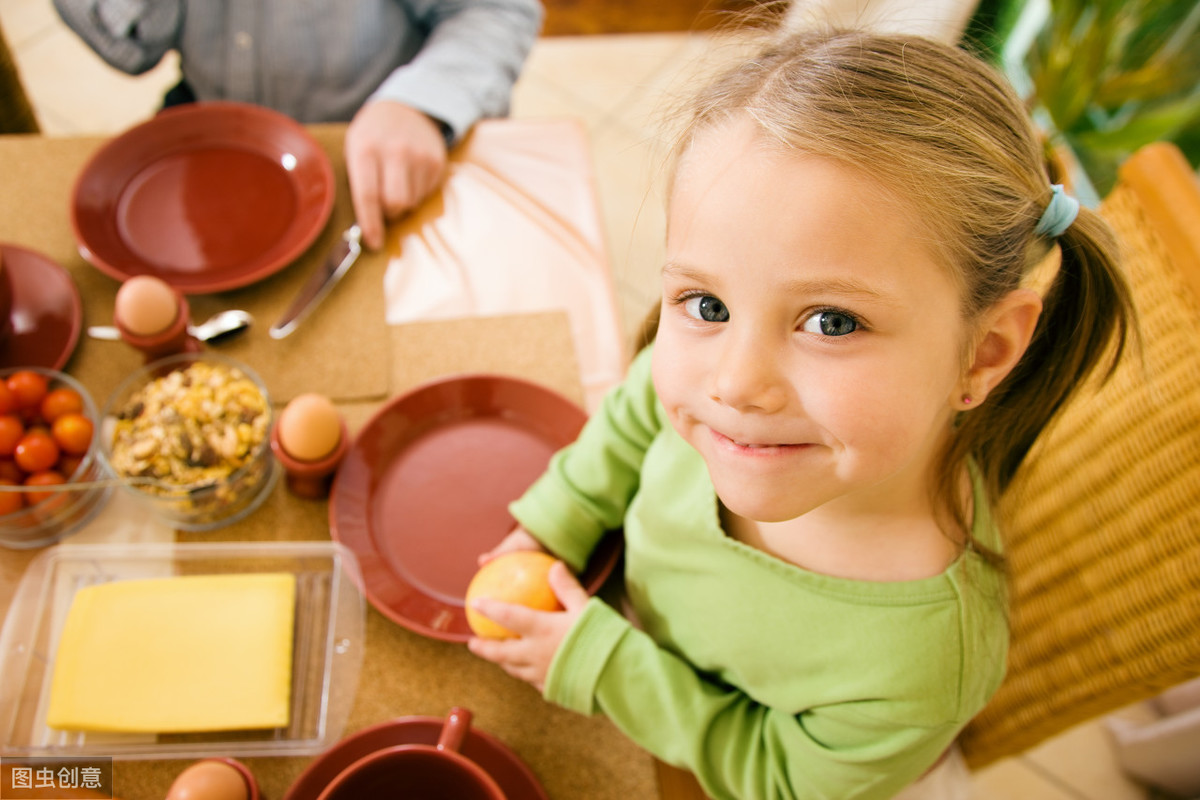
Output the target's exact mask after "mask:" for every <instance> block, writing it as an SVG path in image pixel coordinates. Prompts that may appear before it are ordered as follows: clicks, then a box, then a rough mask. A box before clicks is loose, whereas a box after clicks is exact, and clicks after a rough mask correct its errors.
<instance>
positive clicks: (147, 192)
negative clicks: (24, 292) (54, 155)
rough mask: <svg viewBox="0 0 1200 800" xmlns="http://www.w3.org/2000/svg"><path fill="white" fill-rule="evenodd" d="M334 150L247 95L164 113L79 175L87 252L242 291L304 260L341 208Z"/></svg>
mask: <svg viewBox="0 0 1200 800" xmlns="http://www.w3.org/2000/svg"><path fill="white" fill-rule="evenodd" d="M333 198H334V178H333V167H332V165H331V164H330V163H329V157H328V156H327V155H326V154H325V151H324V150H322V149H321V146H320V145H319V144H317V141H316V140H315V139H313V138H312V136H311V135H310V134H309V133H308V132H307V131H306V130H305V129H304V127H303V126H302V125H300V124H299V123H297V122H295V121H294V120H292V119H291V118H290V117H287V116H284V115H283V114H280V113H279V112H277V111H272V110H271V109H268V108H263V107H260V106H254V105H248V104H245V103H231V102H208V103H191V104H188V105H183V106H177V107H174V108H171V109H168V110H166V111H163V112H160V113H159V114H158V115H157V116H155V117H154V118H152V119H150V120H148V121H146V122H143V123H142V124H140V125H137V126H135V127H133V128H130V129H129V130H128V131H126V132H125V133H123V134H121V135H119V136H117V137H116V138H114V139H113V140H112V141H110V142H108V143H107V144H106V145H104V146H103V147H102V148H101V149H100V150H99V151H98V152H97V153H96V154H95V155H94V156H93V157H92V159H91V160H90V161H89V162H88V164H87V165H86V166H85V167H84V169H83V171H82V172H81V173H80V175H79V178H78V179H77V180H76V183H75V193H74V197H73V199H72V204H71V224H72V227H73V228H74V231H75V239H76V241H77V242H78V243H79V252H80V254H82V255H83V257H84V259H86V260H87V261H89V262H90V263H92V264H93V265H94V266H95V267H96V268H97V269H99V270H100V271H101V272H104V273H105V274H107V275H110V276H112V277H114V278H116V279H117V280H125V279H126V278H129V277H132V276H134V275H154V276H156V277H159V278H161V279H162V280H164V281H166V282H167V283H169V284H171V285H172V286H174V287H176V288H178V289H179V290H180V291H181V292H183V293H184V294H202V293H208V292H220V291H225V290H227V289H235V288H237V287H240V286H245V285H247V284H250V283H254V282H255V281H259V280H262V279H263V278H265V277H267V276H269V275H272V274H274V273H275V272H278V271H279V270H280V269H283V268H284V267H285V266H287V265H288V264H290V263H291V262H293V261H294V260H296V258H298V257H299V256H300V255H301V254H302V253H303V252H304V251H305V250H306V249H307V248H308V246H309V245H310V244H312V242H313V240H314V239H316V237H317V235H318V234H319V233H320V232H321V230H322V229H323V228H324V227H325V223H326V222H327V221H328V219H329V215H330V213H331V212H332V211H333Z"/></svg>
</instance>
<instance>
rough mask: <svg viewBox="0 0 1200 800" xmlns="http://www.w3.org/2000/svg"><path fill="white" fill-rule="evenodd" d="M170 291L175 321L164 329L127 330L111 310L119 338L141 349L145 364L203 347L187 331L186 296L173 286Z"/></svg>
mask: <svg viewBox="0 0 1200 800" xmlns="http://www.w3.org/2000/svg"><path fill="white" fill-rule="evenodd" d="M171 293H172V294H173V295H175V321H174V322H172V323H171V324H170V326H168V327H167V328H165V329H164V330H161V331H159V332H158V333H152V334H150V335H149V336H143V335H140V334H136V333H134V332H133V331H131V330H129V328H127V327H125V324H124V323H123V322H122V321H121V318H120V317H119V316H118V315H117V314H116V312H115V311H114V312H113V324H115V325H116V327H117V331H118V332H119V333H120V334H121V338H122V339H123V340H124V341H125V342H126V343H127V344H129V345H130V346H132V347H135V348H137V349H138V350H141V351H142V353H144V354H145V356H146V363H147V364H149V363H150V362H151V361H157V360H158V359H160V358H166V357H167V356H173V355H176V354H177V353H199V352H200V351H201V350H203V349H204V345H203V344H201V342H200V340H199V339H197V338H196V337H194V336H192V335H191V334H190V333H188V326H189V325H190V324H191V321H192V311H191V307H190V306H188V302H187V298H185V297H184V296H183V292H181V291H179V290H178V289H176V288H175V287H174V286H172V287H171Z"/></svg>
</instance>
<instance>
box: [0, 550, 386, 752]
mask: <svg viewBox="0 0 1200 800" xmlns="http://www.w3.org/2000/svg"><path fill="white" fill-rule="evenodd" d="M258 572H290V573H292V574H294V575H295V576H296V609H295V635H294V641H293V654H292V686H291V703H292V709H291V714H290V722H289V725H288V726H287V727H286V728H276V729H268V730H253V731H245V730H242V731H217V732H207V733H187V734H113V733H90V732H82V731H63V730H56V729H53V728H50V727H48V726H47V725H46V708H47V705H48V703H49V696H50V683H51V678H52V676H53V674H54V664H55V655H56V650H57V646H58V641H59V637H60V635H61V633H62V627H63V624H64V622H65V619H66V615H67V611H68V609H69V608H70V606H71V602H72V600H73V598H74V596H75V593H76V592H77V591H78V590H79V589H81V588H82V587H85V586H91V585H95V584H99V583H104V582H108V581H119V580H127V579H137V578H155V577H168V576H173V575H215V574H236V573H258ZM361 581H362V579H361V573H360V571H359V566H358V561H357V559H356V558H355V557H354V554H353V553H351V552H350V551H349V550H347V549H346V548H345V547H343V546H342V545H340V544H337V543H335V542H230V543H216V542H213V543H208V542H204V543H186V544H183V543H181V544H171V543H162V544H146V543H136V544H70V543H68V544H61V545H57V546H55V547H51V548H49V549H47V550H46V551H45V552H44V553H42V554H41V555H39V556H38V557H37V558H36V559H35V560H34V561H33V562H32V563H31V564H30V565H29V568H28V571H27V572H26V574H25V576H24V578H23V579H22V581H21V584H20V586H19V587H18V589H17V594H16V596H15V597H14V599H13V603H12V605H11V606H10V608H9V612H8V617H7V619H6V621H5V624H4V629H3V631H2V632H0V755H4V756H86V755H95V756H112V757H115V758H122V759H138V758H141V759H147V758H181V759H190V758H204V757H207V756H214V755H219V756H231V757H243V756H304V755H315V754H317V753H320V752H322V751H323V750H325V749H326V748H327V747H329V746H330V745H332V744H334V743H335V742H336V741H337V740H338V739H340V738H341V735H342V732H343V729H344V728H345V724H346V719H347V717H348V716H349V714H350V709H351V707H352V705H353V702H354V694H355V692H356V690H357V687H358V674H359V669H360V667H361V666H362V657H363V648H364V645H365V640H364V625H365V603H364V601H363V596H362V593H361V588H360V587H361Z"/></svg>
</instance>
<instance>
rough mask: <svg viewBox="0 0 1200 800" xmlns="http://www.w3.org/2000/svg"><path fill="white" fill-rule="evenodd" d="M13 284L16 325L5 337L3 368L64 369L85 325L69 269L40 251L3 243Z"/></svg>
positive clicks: (1, 355)
mask: <svg viewBox="0 0 1200 800" xmlns="http://www.w3.org/2000/svg"><path fill="white" fill-rule="evenodd" d="M0 251H3V259H4V269H5V271H6V272H7V273H8V279H9V281H10V282H11V283H12V314H11V319H12V330H11V332H10V333H9V334H8V336H7V337H5V339H4V341H2V342H0V368H7V367H46V368H48V369H57V370H61V369H62V368H63V365H64V364H66V363H67V360H68V359H69V358H70V357H71V354H72V353H73V352H75V345H76V344H78V343H79V332H80V330H81V329H82V328H83V302H82V300H81V299H80V297H79V287H77V286H76V285H75V281H73V280H71V275H70V273H68V272H67V270H66V269H65V268H63V267H62V266H60V265H59V264H57V263H55V262H53V261H51V260H50V259H49V258H47V257H46V256H43V255H42V254H41V253H35V252H34V251H32V250H27V249H25V248H24V247H17V246H16V245H12V244H0Z"/></svg>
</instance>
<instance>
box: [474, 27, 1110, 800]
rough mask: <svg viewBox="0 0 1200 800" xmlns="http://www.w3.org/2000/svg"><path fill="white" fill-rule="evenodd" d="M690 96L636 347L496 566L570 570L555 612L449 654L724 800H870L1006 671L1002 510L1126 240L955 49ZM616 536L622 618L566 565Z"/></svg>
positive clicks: (836, 44) (861, 45) (803, 56)
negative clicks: (649, 337) (1066, 187)
mask: <svg viewBox="0 0 1200 800" xmlns="http://www.w3.org/2000/svg"><path fill="white" fill-rule="evenodd" d="M692 107H693V108H694V114H693V115H692V117H691V119H690V123H689V124H688V126H687V128H686V130H685V132H684V135H683V136H682V138H681V142H680V144H679V146H678V150H677V153H676V169H675V174H674V176H673V180H672V185H671V191H670V208H669V215H668V232H667V263H666V265H665V266H664V268H663V275H662V284H663V295H662V304H661V308H660V314H661V319H660V321H659V323H658V329H657V340H656V342H655V343H654V344H653V345H650V346H648V347H647V348H646V349H645V350H644V351H643V352H642V353H641V354H640V355H639V357H638V358H637V359H636V360H635V362H634V364H633V365H632V367H631V368H630V371H629V375H628V377H627V379H626V381H625V382H624V384H623V385H622V386H620V387H619V388H618V389H616V390H615V391H614V392H612V393H611V394H610V396H609V397H608V398H607V400H606V402H605V404H604V406H603V408H602V410H601V411H600V412H599V413H598V414H597V415H596V416H595V417H594V418H593V419H592V420H590V421H589V423H588V425H587V426H586V428H585V430H584V431H583V432H582V434H581V435H580V438H579V440H578V441H577V442H576V443H575V444H573V445H572V446H570V447H568V448H567V449H565V450H564V451H562V452H561V453H559V454H557V455H556V456H555V458H554V460H553V462H552V464H551V466H550V468H549V470H548V472H547V474H546V475H545V476H544V477H543V478H542V479H540V480H539V481H538V483H536V484H535V485H534V486H533V487H532V488H531V489H530V490H529V492H528V493H527V494H526V495H525V496H524V497H522V498H521V499H520V500H518V501H517V502H516V503H514V504H513V505H512V512H513V515H514V516H515V517H516V519H517V520H518V521H519V522H520V524H521V529H519V530H518V531H516V532H515V533H514V534H512V535H511V536H509V537H508V538H507V539H506V540H505V541H504V542H503V543H502V544H501V545H500V547H498V548H497V550H496V551H493V553H495V552H500V551H503V550H508V549H514V548H544V549H546V550H548V551H550V552H552V553H554V554H556V555H557V556H558V557H559V558H561V559H562V560H563V561H564V562H565V563H566V566H562V565H556V570H555V571H553V572H552V580H553V585H554V587H555V590H556V591H557V593H558V595H559V597H560V599H561V600H562V602H563V605H564V606H565V609H566V610H565V611H562V612H559V613H541V612H535V611H531V610H529V609H523V608H519V607H515V606H508V605H503V604H499V603H495V602H480V603H479V605H478V606H477V608H478V609H479V610H480V611H481V612H483V613H484V614H486V615H487V616H488V617H491V618H493V619H495V620H496V621H497V622H499V623H500V624H502V625H504V626H506V627H508V628H510V629H513V630H515V631H517V632H518V633H519V634H520V635H521V638H518V639H511V640H505V641H491V640H489V641H484V640H478V639H476V640H473V641H472V642H471V645H470V647H471V649H472V651H473V652H475V653H476V654H478V655H479V656H481V657H483V658H486V659H489V660H492V661H494V662H496V663H498V664H500V665H501V666H502V667H503V668H504V669H506V670H507V671H508V672H510V673H511V674H513V675H515V676H517V677H520V678H522V679H524V680H527V681H529V682H530V683H532V684H533V685H534V686H536V687H538V688H539V689H541V691H542V692H543V694H544V696H545V698H546V699H547V700H550V701H552V702H555V703H559V704H561V705H563V706H566V707H568V708H572V709H575V710H577V711H579V712H581V713H585V714H590V713H595V712H603V713H604V714H606V715H608V716H609V717H610V718H611V719H612V720H613V722H614V723H615V724H616V725H617V726H619V727H620V728H621V729H622V730H623V731H624V732H625V733H626V734H627V735H629V736H630V737H631V738H633V739H634V740H635V741H637V742H638V743H639V744H640V745H642V746H644V747H645V748H646V749H647V750H649V751H650V752H652V753H653V754H654V755H655V756H657V757H658V758H660V759H662V760H664V761H666V762H668V763H671V764H675V765H680V766H683V767H685V768H687V769H689V770H691V771H693V772H694V773H695V774H696V776H697V777H698V779H699V781H700V783H701V784H702V785H703V787H704V789H705V790H706V791H707V792H708V793H709V794H710V795H711V796H712V797H714V798H783V797H787V798H792V797H795V798H837V799H838V800H844V799H845V798H886V797H892V796H894V795H895V794H896V793H897V792H900V791H901V790H902V789H903V788H904V787H905V786H908V785H910V784H912V783H913V782H914V781H916V780H917V779H918V778H920V777H921V776H922V775H923V774H924V773H926V772H927V771H929V770H930V768H931V766H932V765H935V764H936V763H938V762H939V759H940V758H942V756H943V755H944V754H945V753H947V752H948V751H950V750H952V744H953V742H954V740H955V737H956V736H957V734H958V733H959V731H960V730H961V729H962V727H963V726H964V725H965V724H966V723H967V722H968V721H969V720H970V719H971V717H972V716H974V715H975V714H976V713H977V712H978V711H979V710H980V709H981V708H982V707H983V705H984V704H985V703H986V702H987V700H988V698H989V697H990V696H991V695H992V693H993V692H994V691H995V690H996V688H997V686H998V685H999V683H1000V681H1001V678H1002V676H1003V673H1004V667H1005V652H1006V642H1007V636H1008V632H1007V627H1006V623H1005V606H1004V577H1003V573H1002V569H1001V551H1002V543H1001V538H1000V536H999V533H998V530H997V526H996V524H995V522H994V519H993V516H992V509H993V508H994V505H995V503H996V501H997V499H998V498H999V496H1000V495H1001V493H1002V492H1003V491H1004V490H1005V489H1006V487H1007V486H1008V484H1009V483H1010V481H1011V479H1012V478H1013V474H1014V473H1015V472H1016V470H1017V468H1018V467H1019V466H1020V464H1021V461H1022V459H1023V458H1024V457H1025V455H1026V453H1027V452H1028V450H1029V448H1030V446H1031V445H1032V444H1033V442H1034V440H1035V438H1036V437H1037V435H1038V433H1039V432H1040V431H1041V430H1042V429H1043V428H1044V427H1045V426H1046V424H1047V423H1048V422H1049V421H1050V419H1051V417H1052V416H1053V415H1054V413H1055V411H1056V410H1058V408H1059V407H1060V406H1062V404H1063V403H1064V402H1065V401H1066V400H1067V399H1068V397H1069V396H1070V394H1071V392H1072V390H1073V388H1074V387H1075V386H1076V385H1078V384H1079V382H1081V381H1082V380H1083V379H1084V378H1085V377H1086V376H1087V375H1088V374H1089V373H1090V372H1092V370H1093V368H1094V367H1095V366H1097V365H1098V364H1100V363H1101V362H1102V361H1104V360H1105V358H1106V355H1108V356H1113V355H1114V354H1115V355H1116V356H1119V353H1120V348H1121V346H1122V345H1123V343H1124V338H1125V331H1126V327H1127V325H1129V324H1130V321H1131V316H1130V315H1131V310H1130V306H1129V301H1128V295H1127V291H1126V288H1125V285H1124V283H1123V282H1122V279H1121V277H1120V273H1119V272H1118V271H1117V269H1116V266H1115V263H1114V257H1113V253H1114V245H1113V243H1112V241H1111V240H1110V236H1109V234H1108V233H1107V229H1106V228H1105V226H1104V224H1103V223H1102V221H1101V220H1100V219H1099V217H1097V216H1096V215H1095V214H1093V213H1091V212H1090V211H1089V210H1087V209H1082V208H1079V207H1078V204H1077V203H1076V202H1074V201H1073V200H1072V199H1071V198H1070V197H1069V196H1067V195H1066V194H1064V193H1063V192H1062V190H1061V187H1058V186H1052V182H1051V178H1050V176H1049V175H1048V174H1047V171H1046V168H1045V166H1044V164H1043V158H1042V156H1043V151H1042V148H1041V147H1040V145H1039V142H1038V140H1037V138H1036V136H1035V134H1034V131H1033V130H1032V129H1031V127H1030V125H1029V123H1028V121H1027V119H1026V116H1025V114H1024V112H1023V109H1022V106H1021V104H1020V102H1019V101H1018V99H1017V98H1016V97H1015V96H1014V95H1013V93H1012V92H1011V91H1010V90H1009V89H1008V88H1007V85H1006V83H1005V81H1004V79H1003V78H1002V77H1000V76H999V75H997V74H996V73H995V72H994V71H993V70H992V69H991V68H989V67H987V66H985V65H984V64H982V63H981V62H979V61H977V60H976V59H974V58H973V57H971V56H969V55H968V54H966V53H965V52H962V51H960V50H957V49H954V48H951V47H947V46H943V45H939V44H935V43H933V42H931V41H927V40H922V39H919V38H911V37H909V38H893V37H886V36H873V35H868V34H864V33H851V32H842V33H828V34H813V33H806V34H799V35H797V36H794V37H792V38H789V39H787V40H784V41H779V42H775V43H773V44H772V45H771V46H769V47H768V48H766V49H765V50H764V51H762V52H761V53H759V54H758V55H757V56H756V57H755V58H752V59H749V60H747V61H745V62H744V63H742V64H740V65H739V66H738V67H736V68H735V69H733V70H732V71H730V72H729V73H728V74H726V75H724V76H723V77H721V78H719V79H718V80H717V81H716V82H715V83H714V84H713V85H711V86H709V87H708V88H707V89H706V90H704V91H703V92H702V93H701V94H700V95H699V96H698V97H697V98H695V101H694V103H693V106H692ZM1055 242H1057V243H1058V244H1059V245H1060V247H1061V251H1062V257H1061V266H1060V268H1059V269H1058V271H1057V274H1056V275H1055V277H1054V279H1053V282H1052V284H1051V285H1050V286H1049V288H1048V290H1046V291H1045V292H1044V294H1041V295H1040V294H1038V293H1037V292H1035V291H1034V290H1033V289H1031V288H1028V287H1027V286H1026V282H1027V277H1028V276H1029V273H1030V271H1031V270H1032V269H1033V268H1034V267H1035V266H1036V265H1038V264H1039V263H1040V262H1042V261H1043V260H1044V259H1045V257H1046V256H1047V255H1048V254H1049V252H1050V249H1051V248H1052V247H1053V245H1054V244H1055ZM622 526H623V527H624V531H625V541H626V572H625V581H626V586H627V591H628V595H629V600H630V603H631V606H632V608H633V611H634V612H635V613H636V617H637V625H635V624H633V623H632V622H631V621H629V620H628V619H626V618H625V617H624V616H622V615H621V614H619V613H617V612H616V611H614V610H613V609H612V608H611V607H609V606H607V605H605V604H604V603H602V602H601V601H599V600H597V599H591V600H589V599H588V598H587V596H586V594H585V593H584V592H583V590H582V589H581V588H580V587H579V585H578V583H576V582H575V581H574V579H573V578H572V577H571V576H570V573H569V572H568V570H567V568H566V567H570V568H573V569H579V568H580V567H581V566H582V565H583V564H584V563H585V561H586V560H587V558H588V555H589V552H590V551H591V548H592V547H593V545H594V544H595V543H596V542H597V540H598V539H599V538H600V536H601V535H602V534H603V533H604V532H605V531H606V530H609V529H612V528H617V527H622ZM936 774H937V772H936V771H935V772H934V775H936ZM931 780H933V778H932V777H926V778H925V779H924V781H923V784H925V785H928V782H929V781H931ZM920 796H922V797H929V796H931V795H929V794H922V795H920Z"/></svg>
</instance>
